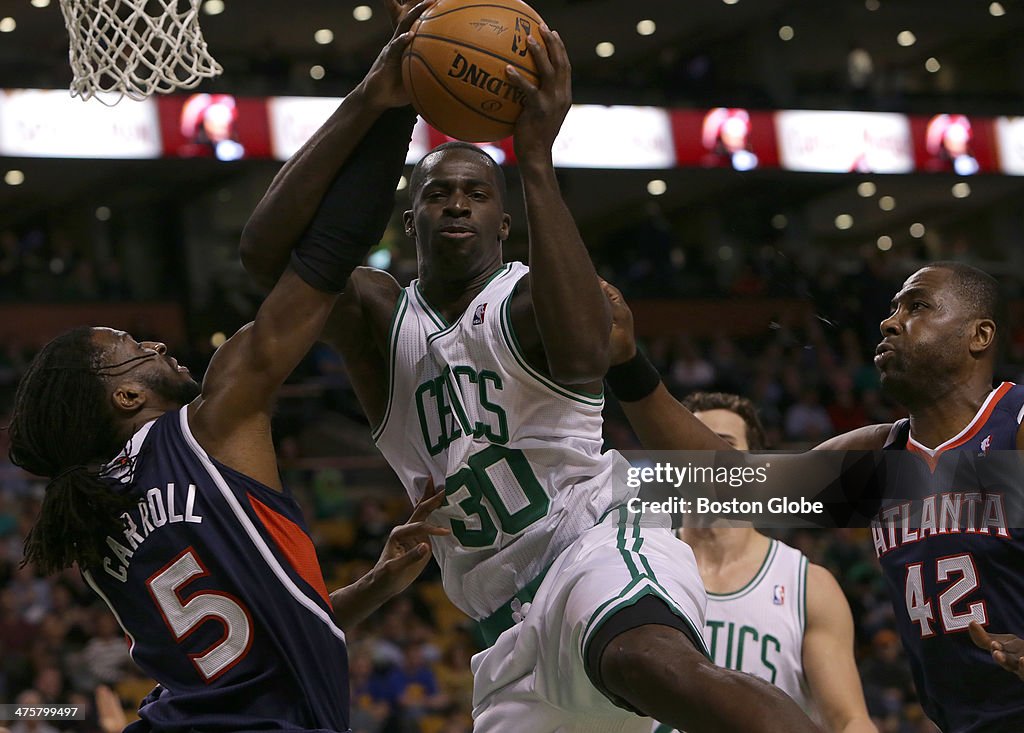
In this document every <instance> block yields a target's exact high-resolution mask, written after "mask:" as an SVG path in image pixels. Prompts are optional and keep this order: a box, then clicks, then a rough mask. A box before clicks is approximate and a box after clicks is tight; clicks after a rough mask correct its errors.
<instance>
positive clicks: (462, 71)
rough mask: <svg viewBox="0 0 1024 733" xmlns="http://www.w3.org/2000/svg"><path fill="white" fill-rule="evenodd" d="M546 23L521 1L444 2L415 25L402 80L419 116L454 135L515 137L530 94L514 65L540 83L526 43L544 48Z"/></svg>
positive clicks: (480, 138) (464, 137)
mask: <svg viewBox="0 0 1024 733" xmlns="http://www.w3.org/2000/svg"><path fill="white" fill-rule="evenodd" d="M542 22H543V21H542V20H541V18H540V16H539V15H537V13H536V12H535V11H534V10H533V8H531V7H530V6H529V5H527V4H526V3H524V2H521V1H520V0H493V2H486V3H485V2H478V1H476V0H439V2H437V3H436V4H435V5H434V6H433V7H431V8H429V9H428V10H427V11H426V12H425V13H424V14H423V16H422V17H421V18H420V19H419V20H418V21H417V22H416V24H415V25H414V26H413V31H414V33H415V35H414V36H413V39H412V42H411V43H410V44H409V45H408V47H406V50H405V53H404V55H403V57H402V79H403V81H404V82H405V88H406V89H407V90H408V92H409V96H410V97H411V98H412V104H413V106H414V107H415V108H416V111H417V112H419V113H420V115H421V116H422V117H423V118H424V119H425V120H426V121H427V122H429V123H430V124H431V125H433V126H434V127H436V128H437V129H438V130H440V131H441V132H443V133H445V134H446V135H448V136H450V137H454V138H458V139H460V140H466V141H468V142H493V141H495V140H500V139H502V138H504V137H508V136H509V135H511V134H512V127H513V125H514V124H515V121H516V119H517V118H518V117H519V113H520V112H521V111H522V109H523V106H522V101H521V99H520V98H521V97H522V94H521V93H520V91H519V90H518V89H517V88H516V87H515V86H513V85H512V84H511V82H509V80H508V77H507V75H506V74H505V66H506V65H509V64H511V65H512V66H515V67H516V68H517V69H519V71H520V72H521V73H522V74H523V75H524V76H525V77H526V78H527V79H528V80H529V81H531V82H533V83H534V84H536V83H537V81H538V77H537V67H536V65H535V64H534V61H533V56H532V55H531V54H530V48H529V46H528V45H527V42H526V39H527V38H528V37H529V36H530V34H531V33H532V34H533V37H534V38H536V39H537V41H539V42H540V43H541V47H543V43H544V40H543V38H541V36H540V33H539V30H538V29H539V27H540V25H541V23H542Z"/></svg>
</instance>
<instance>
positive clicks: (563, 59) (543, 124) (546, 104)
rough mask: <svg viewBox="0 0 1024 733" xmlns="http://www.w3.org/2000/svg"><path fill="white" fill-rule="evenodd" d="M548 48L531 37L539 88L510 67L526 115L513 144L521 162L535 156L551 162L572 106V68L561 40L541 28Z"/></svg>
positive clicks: (531, 51)
mask: <svg viewBox="0 0 1024 733" xmlns="http://www.w3.org/2000/svg"><path fill="white" fill-rule="evenodd" d="M540 35H541V38H543V39H544V45H543V46H542V45H541V44H540V43H538V41H537V39H536V38H535V37H534V36H533V34H532V33H531V35H530V36H529V37H528V38H527V41H526V42H527V44H528V45H529V47H530V54H531V55H532V56H533V60H534V62H535V63H536V64H537V74H538V76H539V77H540V78H539V80H538V82H539V83H538V84H536V85H535V84H533V83H531V82H530V81H529V80H527V78H526V77H525V76H523V74H521V73H520V72H519V71H518V70H516V68H515V67H514V66H506V67H505V72H506V73H507V74H508V78H509V81H510V82H511V83H512V85H513V86H515V87H516V88H517V89H519V90H520V91H521V92H522V93H523V111H522V113H521V114H520V115H519V119H517V120H516V124H515V129H514V131H513V141H512V142H513V144H514V146H515V151H516V157H518V158H519V159H520V160H522V159H525V158H529V157H530V156H531V155H544V156H547V157H548V158H550V156H551V146H552V145H553V144H554V142H555V138H556V137H557V136H558V131H559V130H560V129H562V122H563V121H564V120H565V116H566V115H567V114H568V113H569V107H571V106H572V65H571V64H570V63H569V54H568V53H567V52H566V50H565V44H563V43H562V39H561V37H560V36H559V35H558V33H556V32H555V31H553V30H550V29H549V28H548V27H547V26H541V28H540Z"/></svg>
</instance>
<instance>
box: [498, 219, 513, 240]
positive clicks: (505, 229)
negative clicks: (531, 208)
mask: <svg viewBox="0 0 1024 733" xmlns="http://www.w3.org/2000/svg"><path fill="white" fill-rule="evenodd" d="M511 231H512V217H511V216H509V215H508V214H504V215H502V217H501V226H500V227H499V228H498V241H499V242H504V241H505V240H506V239H508V235H509V232H511Z"/></svg>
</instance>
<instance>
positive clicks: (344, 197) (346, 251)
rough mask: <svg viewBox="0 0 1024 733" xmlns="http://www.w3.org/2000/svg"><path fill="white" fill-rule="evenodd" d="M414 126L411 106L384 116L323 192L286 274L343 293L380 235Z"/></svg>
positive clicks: (393, 204) (386, 222)
mask: <svg viewBox="0 0 1024 733" xmlns="http://www.w3.org/2000/svg"><path fill="white" fill-rule="evenodd" d="M415 124H416V113H415V112H413V111H412V108H411V107H410V108H395V109H390V110H388V111H386V112H384V113H383V114H382V115H381V116H380V119H378V120H377V121H376V123H375V124H374V125H373V127H372V128H371V129H370V130H369V132H367V133H366V135H365V136H364V137H363V139H362V140H360V142H359V144H358V145H357V146H356V148H355V149H354V150H353V151H352V154H351V155H350V156H349V158H348V160H347V161H346V162H345V163H344V165H342V167H341V170H340V171H338V175H337V176H336V177H335V179H334V181H333V182H332V183H331V186H330V188H328V189H327V193H326V194H325V195H324V198H323V201H321V202H320V206H319V208H318V209H317V212H316V216H315V217H314V218H313V221H312V223H311V224H310V226H309V229H307V230H306V232H305V233H304V234H303V235H302V238H301V239H300V240H299V242H298V244H296V245H295V248H294V249H293V250H292V257H291V266H292V269H293V270H295V272H296V273H297V274H298V275H299V277H301V278H302V279H303V280H305V281H306V282H307V283H309V284H310V285H312V286H313V287H314V288H316V289H317V290H323V291H324V292H328V293H339V292H341V291H342V290H344V289H345V284H346V282H347V281H348V276H349V275H351V274H352V270H354V269H355V268H357V267H358V266H359V265H361V264H362V263H363V260H364V259H365V258H366V254H367V252H368V251H369V249H370V248H371V247H372V246H373V245H375V244H377V242H379V241H380V239H381V237H382V236H383V235H384V230H385V229H386V228H387V225H388V220H389V219H390V218H391V212H392V210H393V209H394V206H395V185H396V184H397V183H398V178H399V176H400V175H401V174H402V168H403V166H404V165H405V157H406V153H407V152H408V149H409V140H410V138H411V137H412V128H413V125H415Z"/></svg>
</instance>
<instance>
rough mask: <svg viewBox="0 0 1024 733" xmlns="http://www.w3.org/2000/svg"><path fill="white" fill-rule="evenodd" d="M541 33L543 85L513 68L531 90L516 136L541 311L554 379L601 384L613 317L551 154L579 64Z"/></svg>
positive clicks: (552, 36) (533, 285) (534, 292)
mask: <svg viewBox="0 0 1024 733" xmlns="http://www.w3.org/2000/svg"><path fill="white" fill-rule="evenodd" d="M540 32H541V35H542V36H543V39H544V44H545V45H546V50H545V49H544V47H542V46H540V45H539V44H538V43H537V42H536V41H535V39H534V38H533V37H532V36H531V37H530V41H529V43H530V52H531V53H532V54H533V58H534V59H535V61H536V62H537V67H538V72H539V75H540V86H539V87H537V86H534V85H533V84H531V83H530V82H528V81H526V80H525V78H524V77H523V76H522V75H520V74H518V73H517V72H515V70H514V69H513V70H512V71H509V72H508V74H509V78H510V80H511V81H512V82H513V83H514V84H516V85H517V86H519V88H520V89H521V90H522V91H523V93H524V109H523V112H522V114H521V115H520V116H519V119H518V121H517V123H516V128H515V133H514V138H513V141H514V144H515V150H516V156H517V158H518V160H519V170H520V175H521V177H522V183H523V194H524V198H525V201H526V214H527V226H528V229H529V239H530V275H529V280H530V283H529V284H530V293H531V296H532V304H533V312H534V315H535V318H536V329H537V330H538V331H539V336H540V341H541V343H542V345H543V348H544V354H545V358H546V361H547V367H548V374H549V375H550V376H551V378H552V379H554V380H555V381H556V382H560V383H562V384H571V385H589V384H595V385H598V386H599V384H600V380H601V379H602V378H603V377H604V374H605V372H606V371H607V369H608V333H609V329H610V327H611V317H610V314H609V311H608V307H607V304H606V303H605V299H604V296H603V294H602V293H601V288H600V285H599V280H598V277H597V273H596V272H595V270H594V265H593V263H592V262H591V260H590V255H589V254H588V252H587V248H586V246H585V245H584V244H583V241H582V239H581V238H580V234H579V231H578V230H577V228H576V223H575V221H573V218H572V214H571V213H570V212H569V208H568V207H567V206H566V204H565V201H564V200H563V199H562V194H561V191H560V190H559V187H558V180H557V178H556V177H555V169H554V166H553V163H552V154H551V146H552V145H553V143H554V140H555V137H556V135H557V134H558V130H559V129H560V128H561V124H562V120H563V119H564V118H565V115H566V114H567V112H568V110H569V106H570V104H571V101H572V91H571V84H570V71H571V69H570V66H569V57H568V54H566V51H565V47H564V45H563V44H562V41H561V39H560V38H559V37H558V35H557V34H556V33H553V32H552V31H548V30H544V29H541V31H540ZM509 68H510V69H511V68H512V67H509ZM517 330H518V329H517Z"/></svg>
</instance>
